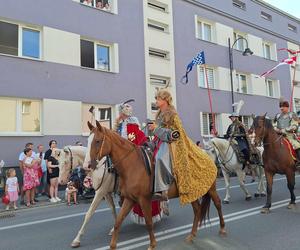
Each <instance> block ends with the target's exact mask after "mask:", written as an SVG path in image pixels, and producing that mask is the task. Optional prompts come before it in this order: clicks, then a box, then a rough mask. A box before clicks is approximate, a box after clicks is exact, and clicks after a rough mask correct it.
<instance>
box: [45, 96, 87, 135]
mask: <svg viewBox="0 0 300 250" xmlns="http://www.w3.org/2000/svg"><path fill="white" fill-rule="evenodd" d="M81 110H82V109H81V102H74V101H63V100H54V99H44V100H43V120H44V135H81V134H82V128H81Z"/></svg>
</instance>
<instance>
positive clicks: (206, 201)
mask: <svg viewBox="0 0 300 250" xmlns="http://www.w3.org/2000/svg"><path fill="white" fill-rule="evenodd" d="M210 201H211V197H210V195H209V193H208V192H207V193H206V194H205V195H204V196H203V197H202V200H201V214H200V220H199V223H200V226H201V225H202V224H204V225H205V224H206V221H207V220H208V221H209V207H210Z"/></svg>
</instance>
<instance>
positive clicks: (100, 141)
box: [85, 121, 112, 170]
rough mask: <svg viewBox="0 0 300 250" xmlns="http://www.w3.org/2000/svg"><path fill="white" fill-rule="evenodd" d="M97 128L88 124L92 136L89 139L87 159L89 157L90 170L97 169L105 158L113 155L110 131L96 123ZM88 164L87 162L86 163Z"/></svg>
mask: <svg viewBox="0 0 300 250" xmlns="http://www.w3.org/2000/svg"><path fill="white" fill-rule="evenodd" d="M96 125H97V126H96V127H94V126H93V125H92V124H91V123H90V122H88V127H89V129H90V131H91V134H90V136H89V138H88V149H87V157H89V161H88V168H91V169H93V170H94V169H96V167H97V165H98V162H99V161H100V160H101V159H102V158H103V157H104V156H107V155H109V154H110V153H111V145H112V142H111V138H110V136H109V133H108V130H107V129H106V128H105V127H103V126H101V124H100V123H99V122H98V121H96ZM85 162H86V161H85Z"/></svg>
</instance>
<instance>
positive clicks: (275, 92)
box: [265, 78, 280, 98]
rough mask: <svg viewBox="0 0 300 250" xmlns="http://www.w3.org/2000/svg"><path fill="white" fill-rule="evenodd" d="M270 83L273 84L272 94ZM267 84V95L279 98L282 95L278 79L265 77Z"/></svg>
mask: <svg viewBox="0 0 300 250" xmlns="http://www.w3.org/2000/svg"><path fill="white" fill-rule="evenodd" d="M270 84H271V85H272V92H273V95H270ZM265 85H266V96H267V97H270V98H279V96H280V86H279V83H278V80H274V79H270V78H266V79H265Z"/></svg>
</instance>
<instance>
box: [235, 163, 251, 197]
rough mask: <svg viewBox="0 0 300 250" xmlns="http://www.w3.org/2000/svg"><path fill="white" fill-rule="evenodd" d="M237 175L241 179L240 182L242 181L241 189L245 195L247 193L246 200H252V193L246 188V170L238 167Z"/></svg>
mask: <svg viewBox="0 0 300 250" xmlns="http://www.w3.org/2000/svg"><path fill="white" fill-rule="evenodd" d="M236 175H237V177H238V179H239V183H240V187H241V189H242V190H243V191H244V193H245V195H246V201H249V200H251V198H252V196H251V194H250V193H249V191H248V189H247V188H246V185H245V183H244V179H245V172H244V171H243V170H242V169H241V168H238V169H236Z"/></svg>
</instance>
